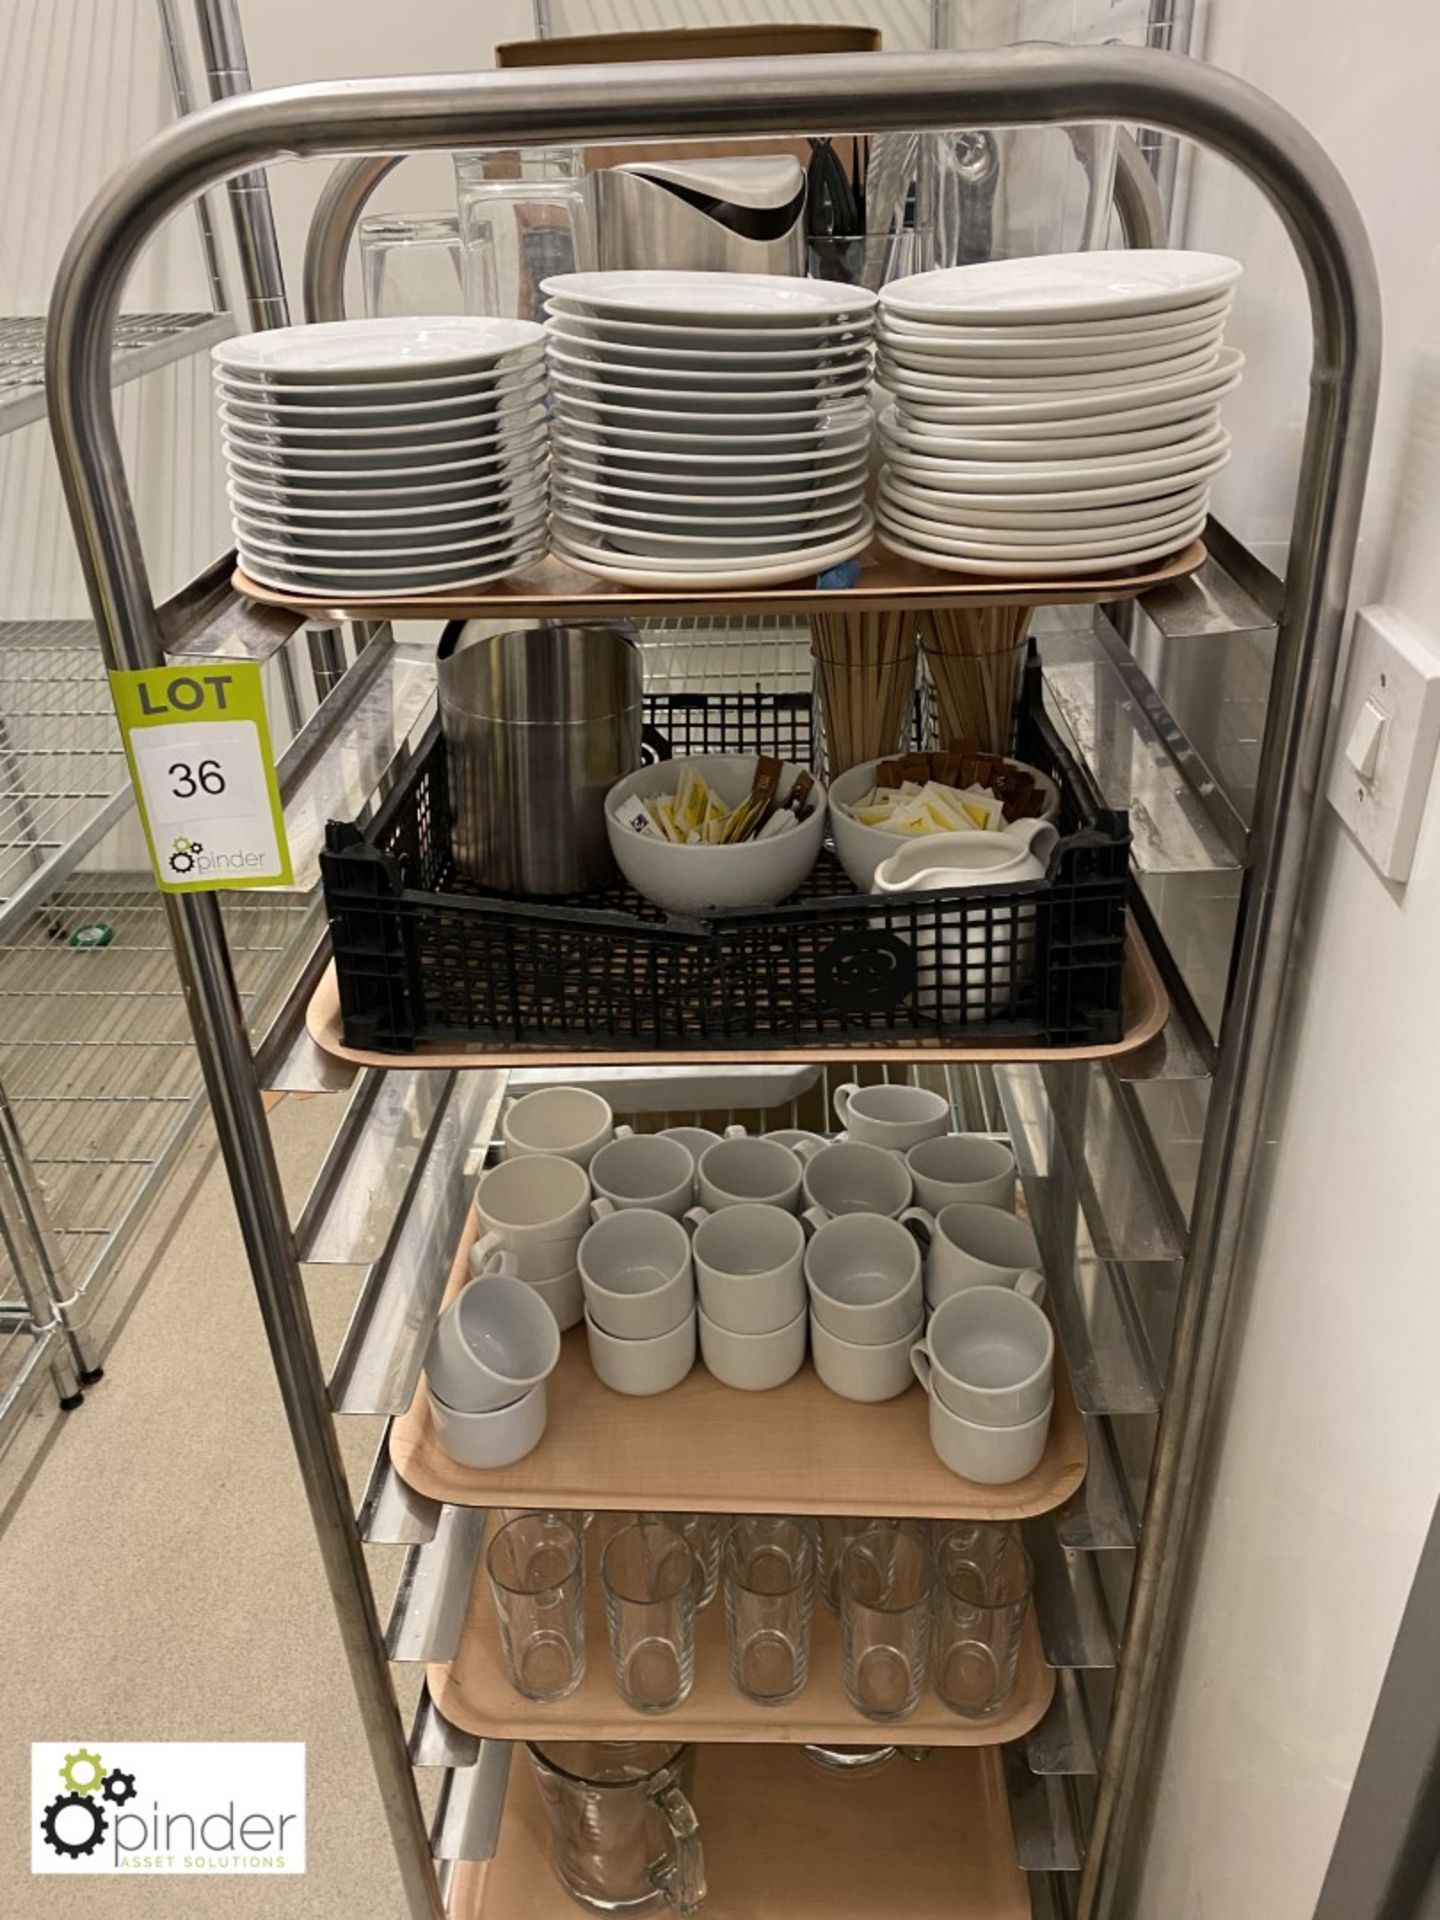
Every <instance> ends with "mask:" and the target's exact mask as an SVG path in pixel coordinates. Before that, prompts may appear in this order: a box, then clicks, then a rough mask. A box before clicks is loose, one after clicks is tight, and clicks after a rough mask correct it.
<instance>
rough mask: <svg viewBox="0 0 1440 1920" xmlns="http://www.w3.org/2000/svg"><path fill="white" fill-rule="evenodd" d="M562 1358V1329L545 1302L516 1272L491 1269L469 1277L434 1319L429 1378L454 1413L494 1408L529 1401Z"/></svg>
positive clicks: (428, 1354) (428, 1353)
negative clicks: (473, 1277) (533, 1390)
mask: <svg viewBox="0 0 1440 1920" xmlns="http://www.w3.org/2000/svg"><path fill="white" fill-rule="evenodd" d="M500 1257H501V1258H503V1256H500ZM559 1358H560V1329H559V1328H558V1327H557V1326H556V1324H555V1316H554V1315H553V1314H552V1313H551V1311H550V1309H549V1308H548V1307H547V1306H546V1304H545V1302H544V1301H543V1300H542V1299H540V1297H539V1296H538V1295H537V1294H535V1293H534V1292H532V1291H531V1289H530V1288H529V1287H528V1286H527V1285H526V1284H525V1282H524V1281H523V1280H519V1279H517V1278H515V1276H514V1275H513V1274H510V1273H503V1272H500V1271H492V1272H486V1273H484V1274H482V1275H481V1276H480V1278H479V1279H478V1280H467V1281H466V1283H465V1285H464V1286H463V1287H461V1289H460V1291H459V1292H458V1293H457V1294H456V1296H455V1298H454V1299H453V1300H452V1301H451V1302H450V1304H449V1306H448V1307H446V1308H445V1310H444V1312H443V1313H442V1314H441V1315H440V1317H439V1319H438V1320H437V1321H436V1322H435V1325H434V1328H433V1330H432V1331H431V1334H430V1344H429V1345H428V1346H427V1348H426V1349H425V1380H426V1384H427V1386H428V1387H429V1388H430V1391H431V1392H432V1393H433V1394H435V1395H436V1396H437V1398H438V1399H440V1400H441V1401H443V1402H444V1404H445V1405H446V1406H447V1407H449V1408H451V1409H452V1410H453V1411H454V1412H456V1413H489V1412H492V1411H493V1410H494V1409H495V1408H496V1407H508V1406H512V1405H513V1404H514V1402H515V1401H517V1400H520V1399H523V1398H524V1396H525V1395H526V1394H527V1393H528V1392H529V1391H530V1389H531V1388H532V1387H537V1386H539V1384H540V1382H541V1381H542V1380H543V1379H544V1378H545V1377H546V1375H547V1374H548V1373H550V1372H551V1371H552V1369H553V1368H554V1366H555V1363H556V1361H557V1360H558V1359H559Z"/></svg>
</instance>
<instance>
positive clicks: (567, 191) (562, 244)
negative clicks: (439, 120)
mask: <svg viewBox="0 0 1440 1920" xmlns="http://www.w3.org/2000/svg"><path fill="white" fill-rule="evenodd" d="M455 192H456V198H457V201H458V204H459V209H460V246H461V253H462V271H463V276H464V286H465V304H466V309H467V311H469V312H470V313H488V314H498V315H501V316H504V317H506V318H509V319H512V320H543V319H544V318H545V296H544V294H543V293H542V292H541V291H540V283H541V281H542V280H546V279H548V278H549V277H550V275H551V274H552V273H577V272H584V271H585V270H586V269H587V268H589V267H590V266H591V265H592V264H593V261H592V259H591V252H592V248H591V240H590V217H589V207H588V202H587V200H586V196H585V180H584V167H583V157H582V155H581V153H580V151H579V149H578V148H575V147H524V148H519V149H515V148H495V149H488V150H478V151H475V152H470V153H457V154H456V155H455Z"/></svg>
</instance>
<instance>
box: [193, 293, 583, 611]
mask: <svg viewBox="0 0 1440 1920" xmlns="http://www.w3.org/2000/svg"><path fill="white" fill-rule="evenodd" d="M212 352H213V357H214V360H215V385H216V390H217V392H218V395H219V400H220V419H221V423H222V429H223V439H224V445H225V464H226V467H227V469H228V474H229V488H228V491H229V495H230V511H231V517H232V519H233V521H234V525H235V544H236V546H237V548H238V549H239V554H240V564H241V566H242V567H243V568H244V569H245V571H246V573H248V574H249V575H250V577H251V578H252V579H254V580H256V581H259V582H260V583H261V584H262V585H264V586H269V587H276V588H279V589H280V590H281V591H283V592H291V593H296V594H310V595H321V596H324V595H341V594H344V595H365V594H370V595H382V596H387V597H388V596H391V595H395V594H406V595H409V594H417V593H438V592H441V591H445V590H449V589H454V588H459V587H469V586H477V585H479V584H481V583H482V582H484V581H486V580H494V579H497V578H499V577H500V576H501V575H503V574H506V573H512V572H514V571H515V569H516V568H517V567H521V566H523V565H525V564H526V563H527V562H528V561H531V560H534V559H537V558H538V557H539V556H540V555H541V554H542V553H543V552H544V549H545V514H546V472H547V457H546V420H547V415H546V406H545V397H546V380H545V359H544V337H543V334H542V331H541V329H540V328H539V327H538V326H536V325H535V324H534V323H533V322H532V321H528V320H487V319H478V318H468V317H452V318H445V317H441V318H437V319H411V318H408V317H397V318H393V319H380V320H341V321H336V322H334V323H333V324H326V325H323V326H315V327H277V328H275V329H274V330H273V331H272V332H269V333H252V334H249V335H247V336H246V337H245V338H243V339H240V340H227V341H225V342H224V343H223V344H222V345H220V346H218V347H215V348H214V349H212Z"/></svg>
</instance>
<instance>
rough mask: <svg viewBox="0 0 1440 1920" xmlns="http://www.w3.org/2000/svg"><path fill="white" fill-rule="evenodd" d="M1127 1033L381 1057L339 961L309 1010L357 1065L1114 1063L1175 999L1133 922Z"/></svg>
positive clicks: (436, 1050) (1124, 985)
mask: <svg viewBox="0 0 1440 1920" xmlns="http://www.w3.org/2000/svg"><path fill="white" fill-rule="evenodd" d="M1121 996H1122V1003H1123V1009H1124V1027H1125V1030H1124V1033H1123V1034H1122V1035H1121V1037H1120V1039H1118V1040H1114V1041H1111V1042H1109V1043H1108V1044H1107V1045H1105V1046H1095V1047H1042V1046H1036V1045H1033V1044H1030V1045H1027V1044H1026V1043H1025V1042H1024V1041H1013V1040H1012V1041H1006V1040H1003V1039H991V1040H988V1041H986V1040H973V1041H969V1042H965V1041H953V1040H925V1039H915V1040H886V1039H874V1040H872V1039H868V1038H867V1037H866V1035H865V1034H863V1033H843V1034H836V1035H835V1036H834V1038H833V1039H830V1040H826V1041H816V1042H814V1043H812V1044H811V1045H809V1046H803V1047H776V1046H770V1047H765V1048H764V1049H760V1048H756V1047H727V1046H725V1045H723V1044H718V1043H717V1044H715V1045H711V1046H707V1045H706V1043H705V1042H704V1041H699V1042H696V1043H695V1044H694V1045H689V1046H684V1047H673V1048H672V1047H666V1048H654V1049H652V1050H650V1051H649V1052H633V1053H625V1052H619V1053H617V1052H611V1051H604V1050H600V1049H597V1048H595V1047H586V1046H583V1045H579V1044H572V1045H569V1046H561V1045H558V1044H556V1043H554V1042H550V1041H546V1042H543V1043H539V1044H533V1045H532V1044H528V1043H526V1042H524V1041H502V1040H494V1041H490V1040H477V1041H476V1042H475V1044H474V1045H473V1046H466V1047H457V1046H455V1045H454V1044H453V1042H449V1041H435V1042H424V1043H422V1044H421V1045H420V1046H419V1047H417V1048H416V1049H415V1051H414V1052H413V1053H379V1052H373V1051H370V1050H368V1049H366V1048H364V1047H348V1046H346V1044H345V1040H344V1035H343V1030H342V1026H341V1020H340V986H339V982H338V980H337V979H336V975H335V963H334V962H333V961H332V962H331V963H330V965H329V966H328V967H327V968H326V969H325V972H324V974H323V976H322V978H321V980H320V984H319V986H318V987H316V989H315V992H314V994H313V995H312V996H311V1000H310V1005H309V1006H308V1008H307V1009H306V1012H305V1025H306V1028H307V1029H308V1031H309V1034H310V1038H311V1039H312V1040H313V1041H314V1042H315V1044H316V1046H317V1047H319V1048H320V1050H321V1052H322V1053H328V1054H330V1055H332V1056H333V1057H334V1058H335V1059H336V1060H345V1061H348V1062H349V1063H350V1064H351V1065H352V1066H357V1067H411V1068H415V1067H437V1068H442V1067H443V1068H455V1067H546V1066H556V1067H585V1066H605V1067H652V1066H655V1067H668V1066H676V1067H678V1066H691V1065H696V1066H702V1065H704V1066H750V1067H753V1066H757V1065H761V1064H764V1063H767V1062H768V1063H773V1064H776V1065H794V1066H811V1065H813V1066H817V1067H821V1066H824V1065H826V1064H827V1062H830V1061H845V1062H849V1061H852V1060H859V1059H862V1058H865V1057H867V1056H871V1055H873V1056H874V1057H876V1058H877V1059H880V1058H883V1059H884V1060H886V1061H890V1062H893V1063H894V1064H895V1065H897V1066H902V1065H924V1064H926V1063H927V1062H928V1063H939V1062H943V1061H966V1060H988V1061H997V1060H1002V1061H1003V1060H1016V1061H1033V1062H1036V1063H1038V1064H1039V1065H1042V1066H1043V1065H1045V1064H1046V1063H1048V1062H1053V1061H1058V1060H1107V1059H1115V1058H1118V1057H1119V1056H1120V1055H1122V1054H1126V1053H1135V1052H1138V1050H1139V1049H1140V1048H1141V1047H1144V1046H1148V1045H1149V1044H1150V1042H1151V1041H1152V1040H1153V1039H1154V1038H1155V1037H1156V1035H1157V1034H1159V1033H1160V1032H1161V1031H1162V1030H1163V1028H1164V1026H1165V1022H1166V1021H1167V1020H1168V1019H1169V1017H1170V997H1169V995H1168V994H1167V993H1166V991H1165V983H1164V981H1163V980H1162V979H1161V978H1160V974H1159V971H1158V969H1157V968H1156V965H1155V962H1154V960H1152V959H1151V957H1150V951H1149V949H1148V948H1147V947H1146V945H1145V942H1144V940H1143V939H1142V938H1141V935H1140V931H1139V929H1138V928H1137V927H1136V925H1135V922H1134V921H1133V920H1128V921H1127V925H1126V939H1125V972H1124V975H1123V978H1122V980H1121Z"/></svg>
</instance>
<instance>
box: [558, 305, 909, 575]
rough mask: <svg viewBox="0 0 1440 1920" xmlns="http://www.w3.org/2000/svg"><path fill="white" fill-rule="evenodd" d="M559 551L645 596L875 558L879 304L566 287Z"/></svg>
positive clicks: (561, 323) (561, 311)
mask: <svg viewBox="0 0 1440 1920" xmlns="http://www.w3.org/2000/svg"><path fill="white" fill-rule="evenodd" d="M544 290H545V292H546V294H548V296H549V303H548V311H549V314H550V318H549V320H548V322H547V323H546V332H547V333H548V334H549V343H548V350H549V358H550V381H551V391H552V393H553V396H554V408H555V412H554V420H553V425H552V435H551V445H552V450H553V457H554V510H553V515H552V520H551V542H552V545H553V546H554V548H555V551H556V552H557V553H560V554H563V555H564V556H565V558H566V559H568V560H571V561H573V562H574V563H575V565H577V566H579V567H583V568H585V569H586V570H587V571H588V572H590V573H594V574H598V575H599V576H600V577H601V578H602V579H609V580H620V581H625V582H627V583H629V584H631V585H637V586H651V585H654V586H658V587H662V588H663V587H665V586H669V585H676V584H680V583H684V584H686V585H691V586H701V585H713V586H764V585H766V584H768V583H770V582H776V581H782V580H792V579H795V578H796V577H797V576H799V575H802V574H806V573H816V572H819V571H821V570H822V569H824V568H826V567H829V566H833V565H834V564H836V563H837V562H838V561H841V560H845V559H849V558H850V557H851V556H852V555H854V554H857V553H859V552H860V551H861V550H862V549H863V548H864V547H865V545H866V544H867V542H868V540H869V537H870V534H871V532H872V530H873V521H872V519H871V516H870V514H869V513H868V511H867V509H866V506H865V480H866V471H867V467H868V462H869V444H870V430H871V420H872V415H871V409H870V402H869V399H868V395H867V388H868V386H869V382H870V356H871V337H872V332H873V326H874V312H873V309H874V305H875V296H874V294H873V293H870V292H868V291H866V290H865V289H864V288H862V287H848V286H838V285H834V284H832V283H830V282H827V281H815V280H797V279H788V278H786V277H784V276H782V275H778V274H755V273H669V272H654V271H652V272H632V273H619V272H617V273H564V274H557V275H556V276H555V277H554V278H553V279H551V280H546V281H545V282H544Z"/></svg>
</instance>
